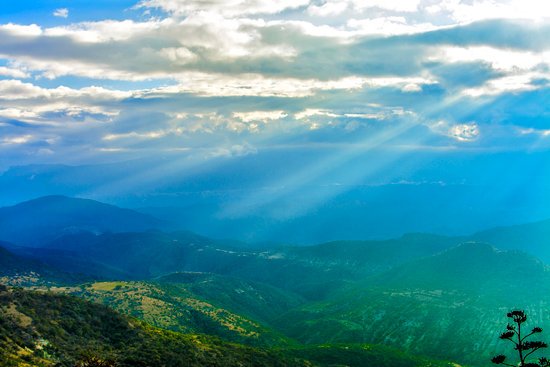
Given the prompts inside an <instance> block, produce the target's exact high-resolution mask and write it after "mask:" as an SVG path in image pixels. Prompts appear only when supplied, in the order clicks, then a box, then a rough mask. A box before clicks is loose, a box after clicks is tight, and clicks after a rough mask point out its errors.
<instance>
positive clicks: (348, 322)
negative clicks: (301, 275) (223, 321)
mask: <svg viewBox="0 0 550 367" xmlns="http://www.w3.org/2000/svg"><path fill="white" fill-rule="evenodd" d="M517 308H519V309H525V310H526V312H527V314H529V315H530V320H531V321H532V322H533V323H536V324H537V325H539V326H541V327H543V328H546V330H549V329H550V311H549V310H550V271H549V270H548V268H547V267H546V266H544V265H543V264H542V263H540V261H538V260H536V259H534V258H531V257H529V256H527V255H524V254H521V253H518V252H502V251H498V250H495V249H493V248H492V247H490V246H488V245H483V244H466V245H463V246H459V247H457V248H454V249H451V250H449V251H446V252H444V253H442V254H439V255H436V256H432V257H429V258H426V259H422V260H418V261H415V262H412V263H409V264H405V265H402V266H400V267H396V268H394V269H392V270H389V271H388V272H386V273H383V274H380V275H376V276H373V277H372V278H370V279H368V280H367V281H365V282H363V283H361V284H358V285H354V286H351V287H349V288H347V289H345V290H343V291H342V292H341V294H340V295H339V296H338V297H335V298H334V299H331V300H328V301H326V302H319V303H315V304H309V305H306V306H304V307H302V308H300V309H299V310H294V311H292V312H289V313H288V314H286V315H284V316H282V317H281V318H280V319H279V320H278V322H276V323H275V324H276V325H281V326H282V327H281V329H280V330H281V331H283V332H284V333H286V334H287V335H289V336H291V337H293V338H296V339H297V340H299V341H301V342H305V343H313V344H316V343H353V342H362V343H376V344H384V345H390V346H394V347H397V348H399V349H402V350H404V351H407V352H409V353H413V354H420V355H429V356H432V357H436V358H446V359H451V360H456V361H458V362H462V363H469V364H472V365H475V366H485V365H487V366H488V365H491V363H490V357H491V356H492V355H494V354H498V353H501V352H503V351H504V349H503V348H506V346H505V345H504V344H503V343H500V342H499V340H498V335H499V333H500V332H501V328H502V326H503V325H505V322H506V320H505V314H506V312H507V311H509V310H510V309H517Z"/></svg>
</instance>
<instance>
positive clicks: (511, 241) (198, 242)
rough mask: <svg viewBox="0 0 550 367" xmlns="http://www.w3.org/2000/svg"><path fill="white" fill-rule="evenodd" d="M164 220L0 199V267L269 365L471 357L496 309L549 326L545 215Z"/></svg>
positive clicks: (488, 338)
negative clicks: (356, 228) (371, 227)
mask: <svg viewBox="0 0 550 367" xmlns="http://www.w3.org/2000/svg"><path fill="white" fill-rule="evenodd" d="M37 208H40V211H37ZM60 208H65V209H63V210H61V209H60ZM10 213H16V214H17V215H18V216H17V218H18V220H20V221H21V222H22V223H20V224H19V228H24V235H21V237H19V235H18V233H19V234H21V233H23V232H21V230H19V232H18V231H15V230H13V229H12V228H10V226H9V225H8V224H5V223H7V222H3V221H4V219H5V218H11V219H10V220H15V219H13V218H15V216H14V217H10ZM40 213H50V215H52V216H54V217H56V216H57V213H60V215H59V218H55V219H51V218H50V217H44V216H42V215H39V214H40ZM98 213H101V214H102V215H103V217H102V218H99V219H97V221H96V220H95V219H94V218H96V217H95V216H96V215H97V214H98ZM43 218H44V219H43ZM107 219H109V220H107ZM49 223H53V224H54V225H49ZM165 223H166V222H163V221H161V220H157V219H156V218H154V217H150V216H147V215H143V214H140V213H138V212H135V211H131V210H125V209H121V208H118V207H114V206H109V205H106V204H101V203H96V202H93V201H89V200H83V199H72V198H67V197H46V198H42V199H38V200H36V201H33V202H27V203H23V204H19V205H16V206H14V207H10V208H7V210H6V209H0V229H2V231H0V239H2V240H4V241H6V242H3V243H2V244H1V245H0V246H1V247H0V281H1V282H2V283H4V284H7V285H9V286H25V287H27V288H31V289H39V290H42V291H43V290H46V289H48V290H49V291H50V292H53V293H52V297H59V295H60V294H65V295H67V296H68V297H77V298H79V299H84V300H86V301H91V302H93V303H94V304H102V305H104V306H107V307H109V308H110V309H112V310H114V311H116V312H119V313H120V314H123V315H126V316H120V317H131V318H137V319H139V320H142V321H140V322H145V323H146V324H144V325H152V326H147V327H156V328H160V329H162V330H169V331H171V332H175V333H177V335H180V334H181V333H183V334H184V335H195V334H197V333H199V334H208V335H212V336H215V337H218V338H221V339H222V340H225V341H227V342H232V343H239V344H242V345H248V346H250V347H251V348H256V349H247V350H250V351H251V352H250V353H256V352H255V351H256V350H260V352H259V353H268V355H271V354H269V353H279V355H278V357H276V358H275V357H274V358H275V359H277V358H279V357H280V358H279V359H277V360H278V361H279V362H277V363H283V364H282V365H291V364H289V363H290V362H288V361H289V359H288V358H290V360H292V361H294V362H292V363H306V365H307V363H311V365H321V366H325V365H327V366H328V365H349V366H365V365H369V364H366V362H365V361H367V360H368V361H370V362H369V363H371V362H372V361H374V360H377V361H378V360H379V361H383V362H377V363H379V364H374V365H376V366H388V367H389V366H393V365H396V366H397V365H399V363H404V364H403V365H407V364H406V363H411V364H409V365H419V366H420V365H425V363H432V362H427V361H430V360H429V359H425V358H426V357H422V356H428V358H435V359H437V360H447V361H453V362H454V363H460V364H464V365H468V366H474V367H475V366H480V367H481V366H488V365H490V357H491V356H492V355H493V354H498V353H503V352H506V349H505V348H506V345H505V344H503V343H500V342H499V339H498V335H499V332H500V331H501V329H502V327H503V326H505V325H506V320H505V314H506V312H507V311H508V310H510V309H515V308H521V309H524V310H526V312H527V313H528V315H530V320H529V321H530V322H532V323H533V324H536V325H538V326H541V327H543V328H544V329H548V328H549V327H550V313H548V312H547V311H546V310H547V309H548V308H549V307H550V296H548V295H549V294H550V270H549V268H548V267H547V265H545V263H544V261H546V259H547V256H548V251H547V249H546V246H545V244H546V243H547V241H546V239H545V237H546V233H547V232H546V231H547V230H548V227H549V223H550V222H548V221H544V222H536V223H530V224H525V225H521V226H513V227H500V228H494V229H491V230H487V231H483V232H479V233H476V234H473V235H471V236H460V237H453V236H441V235H431V234H422V233H413V234H407V235H404V236H401V237H398V238H395V239H388V240H367V241H333V242H327V243H321V244H318V245H312V246H292V245H287V244H273V245H270V246H267V247H266V246H265V245H261V246H255V245H254V244H246V243H242V242H238V241H231V240H218V239H211V238H208V237H205V236H201V235H198V234H195V233H192V232H188V231H172V230H171V229H166V228H165V227H162V225H163V224H165ZM7 240H9V241H10V242H7ZM14 243H15V244H14ZM539 258H540V259H541V260H539ZM9 292H14V291H9ZM14 294H15V293H14ZM17 294H18V297H19V296H21V297H26V295H25V294H24V293H17ZM33 297H34V296H33ZM72 299H73V298H71V300H72ZM71 302H73V301H71ZM183 334H182V335H183ZM167 335H168V334H167ZM63 348H65V347H63ZM258 348H259V349H258ZM384 348H389V349H384ZM392 348H394V349H392ZM263 351H268V352H263ZM270 351H271V352H270ZM109 353H111V352H109ZM109 353H107V354H108V355H110V354H109ZM113 353H114V354H113V355H117V356H119V355H120V351H119V352H113ZM403 353H404V354H403ZM264 355H265V354H264ZM412 356H418V357H412ZM71 358H76V357H74V355H73V357H71ZM117 358H118V357H117ZM281 358H282V359H281ZM285 358H286V359H285ZM338 358H340V360H338ZM369 358H370V359H369ZM415 358H419V359H418V360H416V359H415ZM281 360H285V361H286V362H280V361H281ZM413 360H414V361H416V362H412V361H413ZM296 361H305V362H296ZM404 361H408V362H404ZM431 361H433V360H431ZM124 363H126V362H124ZM266 363H267V362H266ZM270 363H271V362H270ZM392 363H394V364H392ZM415 363H416V364H415ZM433 363H436V365H437V363H440V362H433ZM443 363H444V362H443ZM266 365H268V364H266ZM298 365H299V364H298Z"/></svg>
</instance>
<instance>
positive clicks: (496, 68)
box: [0, 0, 550, 210]
mask: <svg viewBox="0 0 550 367" xmlns="http://www.w3.org/2000/svg"><path fill="white" fill-rule="evenodd" d="M549 34H550V3H548V2H545V1H540V0H500V1H495V0H326V1H322V0H317V1H316V0H292V1H290V0H279V1H272V0H269V1H268V0H225V1H217V0H142V1H137V0H133V1H107V0H97V1H94V2H90V1H82V0H72V1H62V0H49V1H46V0H33V1H30V0H22V1H17V2H12V1H4V4H2V11H1V12H0V171H1V170H6V169H8V168H9V167H12V166H20V165H28V164H59V163H62V164H67V165H90V164H104V163H111V162H124V161H129V160H136V159H138V160H139V159H145V158H147V159H151V158H158V159H163V160H164V162H165V163H163V165H161V166H156V165H155V167H149V171H148V172H147V173H143V174H142V175H141V176H139V177H137V178H136V180H138V181H139V180H143V179H145V178H147V179H151V180H153V181H154V180H157V181H161V180H163V179H164V177H165V176H166V175H169V174H174V173H176V174H177V173H181V172H191V171H192V170H194V169H198V168H197V167H204V166H209V167H218V168H219V167H220V165H222V166H223V165H225V164H226V163H227V162H228V160H230V161H231V164H234V163H235V162H239V160H246V159H250V157H251V156H258V157H262V159H263V161H262V162H263V163H262V164H263V167H264V168H266V167H270V165H272V164H273V165H279V166H283V167H284V166H285V165H286V164H287V163H290V161H292V160H298V161H299V160H300V157H302V156H303V155H307V154H313V155H314V158H312V159H310V160H308V161H307V163H304V164H303V165H292V164H289V165H288V166H289V170H287V171H284V172H283V173H281V172H279V171H277V170H275V171H277V172H279V173H278V175H277V176H276V177H270V176H269V174H267V173H266V174H265V175H264V176H263V178H262V180H261V184H259V185H263V186H262V187H265V186H270V187H284V188H286V190H287V191H285V192H279V193H278V194H277V195H279V196H281V197H282V196H285V195H287V193H288V190H290V191H296V192H297V191H298V189H296V188H301V189H303V188H304V187H307V186H308V185H312V184H321V181H322V184H323V185H326V184H330V185H334V186H335V187H339V188H338V190H334V191H332V192H331V194H330V195H328V197H330V198H333V197H334V196H337V195H339V194H341V193H342V191H344V189H342V188H341V187H342V185H352V186H353V185H359V184H366V183H368V184H376V185H379V184H395V183H404V184H408V183H413V184H414V183H426V182H427V183H430V184H433V183H436V184H443V185H445V184H465V183H466V184H468V183H472V182H471V181H475V180H476V177H479V176H484V177H485V178H486V180H489V181H491V185H492V186H494V187H500V188H501V189H502V187H501V186H503V185H504V186H506V188H507V190H508V192H509V193H510V195H512V194H514V193H515V194H516V195H517V193H518V187H523V190H524V191H525V190H527V189H528V187H529V185H533V184H535V186H537V187H540V188H544V189H545V188H546V187H548V185H547V184H550V178H548V174H546V173H545V172H547V168H548V164H547V162H548V155H546V152H548V150H549V148H550V110H549V108H548V106H549V105H550V103H549V102H550V100H549V91H550V90H549V81H550V37H548V35H549ZM289 152H290V153H292V154H290V153H289ZM287 153H288V155H287ZM274 157H275V158H274ZM281 157H290V158H288V160H287V161H285V159H287V158H281ZM476 157H480V159H482V161H483V162H484V163H483V164H481V165H479V164H478V165H475V164H474V165H470V166H469V165H468V163H467V162H472V161H475V158H476ZM521 157H527V158H526V160H527V161H528V162H529V163H528V164H524V163H523V161H522V159H520V158H521ZM349 162H355V163H354V164H353V165H351V166H350V165H349V164H348V163H349ZM402 162H407V163H406V168H403V169H402V168H401V163H402ZM427 162H432V163H431V167H432V169H431V171H430V173H429V174H424V175H423V174H422V172H423V170H424V171H426V169H425V166H426V165H427V164H428V163H427ZM433 162H436V163H433ZM507 162H511V163H510V164H511V165H513V167H511V168H512V169H511V170H510V172H512V174H511V173H510V172H507V171H508V170H507ZM348 166H349V167H350V168H349V169H348V170H347V171H345V172H343V171H342V170H341V169H339V168H340V167H348ZM292 167H293V168H292ZM213 169H214V170H215V169H216V168H213ZM405 171H406V172H407V174H406V175H404V174H403V172H405ZM511 175H513V176H514V178H513V179H512V178H511ZM327 177H329V178H327ZM487 177H488V178H487ZM485 178H484V180H485ZM243 180H245V178H244V176H243ZM533 181H536V182H533ZM478 183H479V182H478ZM485 183H486V182H485ZM243 185H244V184H243ZM244 186H246V185H244ZM288 188H291V189H288ZM541 190H542V189H541ZM519 191H521V190H519ZM544 192H546V191H544ZM543 194H544V193H543V191H541V193H540V195H543ZM254 195H256V196H254ZM254 195H252V194H251V195H249V196H248V197H247V198H246V199H245V200H244V203H240V204H239V205H241V206H242V208H246V207H247V205H248V204H247V200H248V203H252V202H253V203H254V205H255V206H257V204H258V203H260V206H261V205H263V204H262V202H264V201H266V200H267V199H265V198H262V197H261V196H262V195H263V194H254ZM277 195H274V198H272V199H269V200H276V199H277ZM323 195H324V196H323ZM323 195H321V196H322V197H316V198H314V199H312V201H313V202H318V201H323V200H327V199H328V197H327V195H326V194H323ZM544 195H546V194H544ZM539 198H540V200H539V203H540V205H547V204H548V203H550V200H549V199H548V198H547V197H546V196H544V197H540V196H539ZM312 206H314V205H313V204H312ZM235 210H237V209H235Z"/></svg>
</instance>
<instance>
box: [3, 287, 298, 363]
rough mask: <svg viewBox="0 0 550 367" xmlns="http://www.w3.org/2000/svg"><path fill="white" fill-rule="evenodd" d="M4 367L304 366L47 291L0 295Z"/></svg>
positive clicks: (277, 355) (283, 358)
mask: <svg viewBox="0 0 550 367" xmlns="http://www.w3.org/2000/svg"><path fill="white" fill-rule="evenodd" d="M0 313H1V316H2V317H0V352H1V353H2V354H3V356H2V357H3V358H2V359H3V360H4V362H3V363H4V365H9V363H10V362H9V361H12V362H13V364H15V365H18V364H19V365H25V363H27V364H30V365H32V366H52V365H53V364H54V362H56V363H59V364H57V366H72V365H73V364H74V363H75V361H77V360H78V359H79V358H80V357H81V356H82V355H83V354H94V355H98V356H101V358H104V359H113V360H116V361H117V363H118V366H121V367H125V366H166V367H169V366H189V367H191V366H220V367H222V366H306V365H308V363H306V362H303V361H299V360H295V359H294V358H292V357H290V358H286V357H283V356H282V355H281V354H280V353H276V352H271V351H266V350H261V349H255V348H251V347H245V346H241V345H237V344H230V343H226V342H222V341H220V340H219V339H216V338H213V337H208V336H198V335H184V334H179V333H174V332H169V331H163V330H160V329H156V328H153V327H150V326H148V325H146V324H144V323H142V322H139V321H137V320H134V319H128V318H126V317H124V316H121V315H119V314H117V313H115V312H114V311H112V310H110V309H109V308H107V307H104V306H100V305H96V304H92V303H89V302H85V301H83V300H80V299H77V298H74V297H70V296H62V295H53V294H50V293H36V292H28V291H23V290H10V291H5V290H4V291H2V292H0Z"/></svg>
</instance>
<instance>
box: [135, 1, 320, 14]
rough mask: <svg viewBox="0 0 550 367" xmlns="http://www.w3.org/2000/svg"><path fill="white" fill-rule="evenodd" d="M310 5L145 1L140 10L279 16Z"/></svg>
mask: <svg viewBox="0 0 550 367" xmlns="http://www.w3.org/2000/svg"><path fill="white" fill-rule="evenodd" d="M308 4H309V0H277V1H273V0H207V1H204V0H143V1H141V2H140V3H139V4H138V5H137V7H138V8H157V9H162V10H164V11H166V12H168V13H170V14H173V15H178V16H185V15H189V14H192V13H198V12H209V13H219V14H223V15H225V16H242V15H250V14H277V13H280V12H282V11H284V10H287V9H296V8H299V7H302V6H306V5H308Z"/></svg>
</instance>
